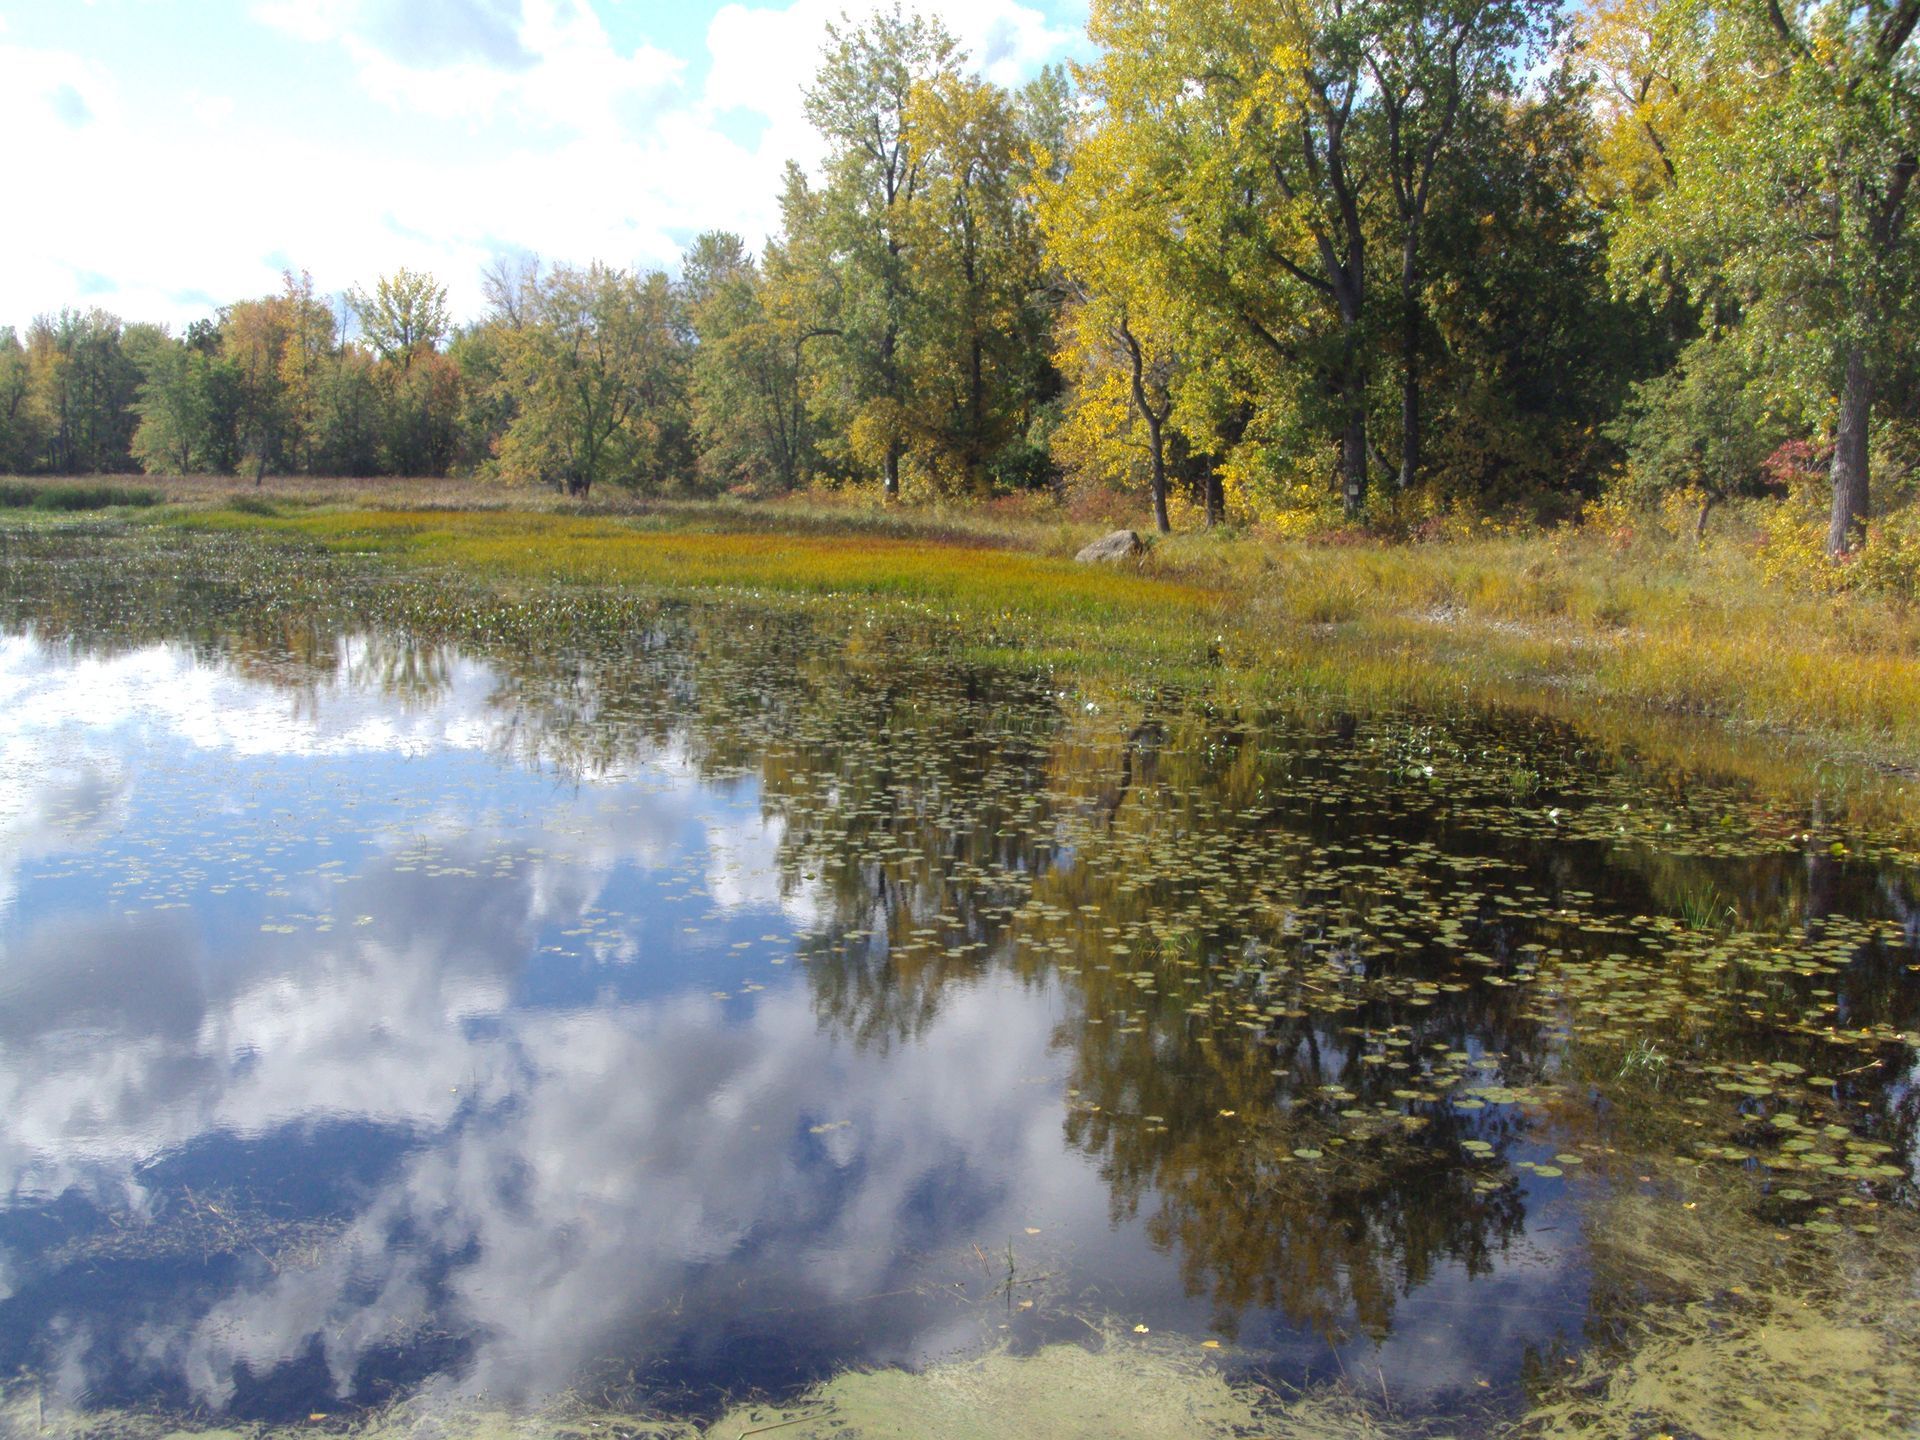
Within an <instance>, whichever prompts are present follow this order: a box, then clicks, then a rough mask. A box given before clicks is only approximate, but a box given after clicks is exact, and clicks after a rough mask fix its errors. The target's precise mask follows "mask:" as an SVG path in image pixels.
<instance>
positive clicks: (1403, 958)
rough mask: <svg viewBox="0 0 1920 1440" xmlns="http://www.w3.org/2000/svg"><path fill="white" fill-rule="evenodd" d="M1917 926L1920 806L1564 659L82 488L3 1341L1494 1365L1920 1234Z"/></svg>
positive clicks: (770, 1391) (13, 1157)
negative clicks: (152, 526)
mask: <svg viewBox="0 0 1920 1440" xmlns="http://www.w3.org/2000/svg"><path fill="white" fill-rule="evenodd" d="M489 607H491V608H489ZM1917 944H1920V880H1917V878H1916V870H1915V868H1914V864H1913V859H1912V857H1911V855H1908V854H1906V853H1903V852H1902V851H1901V850H1900V849H1899V848H1898V846H1896V845H1894V844H1892V843H1890V842H1888V841H1886V840H1884V839H1882V838H1877V837H1875V836H1874V835H1871V834H1863V833H1859V832H1857V831H1854V830H1850V829H1847V828H1845V827H1844V826H1842V825H1840V824H1837V823H1835V822H1834V821H1832V820H1830V819H1829V818H1828V817H1827V816H1826V815H1824V814H1823V813H1821V810H1820V807H1818V806H1815V805H1812V804H1810V803H1808V802H1804V801H1796V800H1794V799H1792V798H1791V797H1788V798H1767V797H1760V796H1756V795H1754V794H1752V793H1749V792H1748V791H1746V790H1744V789H1743V788H1742V787H1740V786H1738V785H1734V784H1731V783H1721V782H1717V781H1716V780H1715V779H1714V778H1713V777H1711V776H1703V775H1696V774H1686V773H1677V772H1673V771H1671V770H1663V769H1659V768H1657V767H1650V766H1646V765H1641V764H1637V763H1635V762H1634V761H1633V760H1632V759H1631V757H1623V756H1620V755H1618V754H1614V753H1611V752H1609V751H1608V750H1606V749H1605V748H1604V747H1602V746H1600V745H1598V744H1597V743H1595V742H1593V741H1592V740H1590V739H1587V738H1585V737H1583V736H1582V735H1580V734H1579V733H1577V732H1574V731H1571V730H1567V729H1563V728H1558V727H1554V726H1549V725H1547V724H1545V723H1543V722H1537V721H1536V722H1527V721H1520V720H1517V719H1512V718H1506V719H1501V718H1498V717H1485V716H1479V717H1452V718H1422V717H1409V716H1362V717H1352V716H1344V715H1338V714H1326V715H1315V714H1311V713H1304V712H1299V711H1273V712H1271V713H1263V712H1257V711H1249V710H1247V709H1245V708H1243V707H1238V706H1232V705H1228V704H1226V703H1225V702H1224V701H1217V700H1210V697H1208V696H1207V695H1204V694H1198V693H1181V692H1174V691H1157V692H1156V691H1155V690H1153V689H1152V688H1151V687H1150V686H1148V685H1146V684H1144V683H1142V684H1139V685H1135V686H1131V687H1107V688H1105V689H1101V690H1092V691H1089V690H1083V689H1081V688H1079V687H1077V686H1074V685H1072V684H1069V683H1067V682H1066V681H1064V680H1061V679H1059V678H1057V677H1054V676H1050V675H1047V674H1044V673H1032V674H1017V673H1016V674H1009V673H1007V672H1006V671H1004V670H987V669H981V668H977V667H973V666H970V665H969V664H968V663H967V662H966V660H965V659H964V654H963V652H962V651H961V649H960V647H959V645H958V644H957V642H956V641H955V640H954V638H953V637H951V636H947V635H944V634H943V633H942V632H940V631H939V630H938V629H936V628H933V627H930V626H926V625H918V624H910V623H908V622H906V621H902V620H899V619H897V618H894V619H887V618H883V617H880V616H877V615H863V614H861V613H858V612H842V611H815V612H810V613H804V614H797V613H792V612H780V611H776V610H773V609H770V608H764V607H756V606H753V605H750V604H744V603H743V604H740V605H731V606H729V605H705V606H700V607H693V608H689V607H685V606H675V605H666V604H647V603H644V602H640V601H621V600H615V599H611V598H608V597H596V596H593V595H582V594H566V593H559V592H556V593H555V594H553V595H541V596H536V597H531V598H529V599H528V600H527V601H526V603H524V604H522V605H518V606H511V605H510V606H498V605H492V602H482V601H480V600H476V599H474V598H473V597H466V596H461V595H448V594H445V593H443V592H441V591H440V590H438V589H436V588H435V587H434V586H432V585H431V584H428V583H425V582H420V581H410V582H405V583H398V582H391V581H388V582H382V581H381V580H379V579H378V578H377V577H376V576H374V575H373V574H372V573H371V572H365V571H362V570H360V569H357V568H355V567H354V565H353V564H352V563H351V562H344V561H343V562H325V563H323V562H321V561H318V560H301V561H298V562H294V561H283V560H280V559H276V558H273V557H263V555H262V554H260V553H257V552H253V551H249V550H247V549H246V548H245V547H244V546H241V545H238V544H235V543H231V542H216V541H193V542H189V541H186V540H182V539H173V540H166V541H158V540H151V539H126V540H120V541H107V540H103V539H99V538H98V537H95V538H93V539H81V540H76V539H73V538H69V537H67V536H64V535H60V534H49V533H39V534H34V533H19V534H14V535H12V536H10V537H7V539H6V541H5V543H4V545H0V1174H3V1175H4V1183H3V1185H0V1375H18V1376H20V1377H21V1378H20V1379H19V1380H18V1381H17V1382H15V1393H16V1394H18V1393H25V1391H24V1390H22V1389H21V1388H20V1387H31V1389H32V1393H33V1395H34V1403H35V1405H36V1406H37V1407H41V1412H40V1413H44V1407H47V1406H54V1407H56V1408H58V1409H59V1410H60V1411H61V1412H62V1413H68V1414H78V1415H80V1416H83V1417H84V1416H85V1415H87V1414H95V1413H97V1414H102V1415H104V1414H107V1413H110V1412H118V1411H122V1410H127V1409H134V1410H140V1411H143V1412H147V1411H156V1410H157V1411H160V1412H165V1413H170V1414H175V1415H178V1416H188V1417H199V1418H200V1419H201V1420H203V1421H207V1422H209V1423H213V1422H220V1421H223V1420H231V1419H242V1420H246V1419H252V1420H262V1421H289V1420H293V1421H304V1420H305V1419H306V1417H308V1416H309V1415H314V1414H327V1415H351V1414H352V1413H353V1412H355V1411H356V1410H359V1409H362V1408H365V1407H374V1406H379V1405H383V1404H386V1403H388V1402H390V1401H393V1400H395V1399H396V1398H401V1397H407V1396H417V1395H421V1394H434V1395H445V1396H449V1397H455V1398H457V1397H476V1396H484V1397H487V1400H488V1402H489V1403H493V1404H499V1405H502V1406H506V1407H509V1408H515V1407H539V1406H541V1405H544V1404H548V1403H550V1402H551V1401H552V1400H553V1398H554V1397H555V1396H558V1395H562V1394H566V1395H572V1396H576V1397H578V1396H586V1397H589V1398H591V1399H592V1401H593V1402H594V1403H595V1404H598V1405H604V1406H607V1407H610V1408H613V1409H616V1410H622V1409H630V1410H633V1411H635V1412H636V1413H638V1412H646V1413H663V1414H669V1415H690V1416H695V1417H701V1416H712V1415H715V1414H717V1413H719V1412H720V1411H721V1410H722V1409H723V1408H725V1406H726V1404H727V1403H728V1401H729V1399H730V1398H732V1397H738V1396H740V1395H742V1394H759V1395H766V1396H771V1397H774V1398H775V1399H778V1398H780V1397H786V1396H792V1395H795V1394H798V1393H800V1392H802V1391H803V1390H804V1389H805V1388H806V1387H807V1386H808V1385H810V1384H812V1383H815V1382H818V1381H822V1380H825V1379H827V1378H829V1377H831V1376H833V1375H835V1374H837V1373H839V1372H842V1371H845V1370H847V1369H850V1368H863V1367H874V1366H905V1367H910V1368H920V1367H925V1366H928V1365H931V1364H936V1363H938V1362H941V1361H943V1360H949V1359H953V1358H956V1357H968V1356H975V1355H979V1354H982V1353H986V1352H990V1351H995V1350H998V1349H1006V1350H1008V1351H1010V1352H1011V1353H1012V1354H1014V1355H1022V1354H1030V1353H1033V1352H1036V1351H1038V1350H1040V1349H1042V1348H1043V1347H1046V1346H1048V1345H1050V1344H1053V1343H1056V1342H1072V1343H1075V1344H1090V1345H1099V1346H1103V1347H1115V1346H1120V1347H1124V1346H1125V1345H1128V1344H1133V1343H1139V1344H1142V1345H1146V1344H1148V1343H1151V1344H1154V1345H1160V1346H1173V1347H1183V1346H1184V1347H1187V1348H1189V1349H1190V1350H1191V1351H1192V1352H1193V1353H1194V1354H1195V1355H1196V1356H1198V1357H1199V1358H1200V1359H1202V1360H1203V1361H1204V1362H1205V1363H1206V1364H1208V1365H1211V1366H1217V1367H1219V1368H1221V1369H1222V1370H1223V1371H1224V1372H1225V1373H1227V1374H1228V1375H1230V1376H1231V1377H1232V1378H1235V1379H1236V1380H1246V1381H1250V1382H1258V1383H1263V1384H1273V1385H1276V1386H1281V1387H1287V1388H1288V1389H1296V1388H1302V1387H1313V1386H1316V1385H1343V1386H1347V1387H1350V1388H1352V1389H1354V1390H1356V1391H1359V1392H1362V1393H1364V1394H1365V1395H1366V1397H1367V1399H1368V1402H1369V1403H1372V1402H1373V1401H1375V1400H1377V1401H1378V1402H1379V1404H1380V1407H1381V1411H1382V1415H1383V1418H1390V1417H1454V1418H1455V1419H1457V1420H1459V1421H1460V1423H1463V1424H1471V1423H1479V1422H1478V1421H1474V1420H1472V1418H1471V1417H1490V1418H1488V1420H1487V1423H1492V1421H1493V1420H1495V1419H1500V1418H1511V1417H1515V1416H1518V1415H1520V1414H1521V1413H1523V1412H1524V1411H1525V1410H1526V1409H1527V1408H1528V1406H1529V1405H1531V1404H1534V1403H1536V1402H1538V1401H1539V1399H1540V1398H1541V1396H1542V1395H1543V1394H1545V1393H1546V1392H1547V1390H1548V1389H1550V1388H1551V1387H1552V1386H1553V1385H1555V1384H1557V1383H1559V1378H1558V1377H1559V1371H1560V1370H1562V1369H1573V1368H1577V1367H1578V1366H1579V1365H1581V1364H1582V1363H1584V1362H1585V1361H1586V1360H1588V1359H1590V1358H1592V1357H1594V1356H1596V1355H1601V1356H1604V1355H1607V1354H1610V1353H1625V1352H1629V1351H1631V1349H1632V1347H1633V1346H1635V1345H1636V1344H1638V1343H1639V1342H1640V1341H1641V1340H1642V1339H1643V1338H1644V1336H1643V1334H1642V1332H1641V1330H1640V1329H1639V1328H1638V1327H1639V1326H1640V1325H1641V1321H1642V1317H1643V1316H1644V1315H1645V1314H1646V1313H1648V1310H1649V1307H1658V1306H1662V1305H1666V1306H1671V1307H1677V1309H1682V1310H1683V1309H1684V1308H1685V1307H1688V1306H1699V1305H1709V1306H1712V1305H1716V1304H1717V1305H1723V1306H1726V1307H1729V1308H1728V1315H1729V1316H1730V1317H1736V1318H1737V1315H1738V1313H1739V1305H1740V1301H1739V1300H1738V1299H1736V1298H1729V1297H1730V1296H1732V1297H1738V1296H1741V1295H1743V1294H1745V1293H1747V1292H1748V1291H1749V1290H1750V1289H1751V1288H1752V1287H1754V1286H1759V1285H1762V1284H1764V1283H1765V1281H1766V1277H1767V1275H1768V1274H1769V1273H1770V1272H1772V1271H1775V1270H1777V1269H1780V1268H1782V1267H1785V1268H1787V1269H1791V1268H1792V1267H1793V1266H1796V1265H1799V1266H1805V1267H1811V1268H1812V1269H1813V1270H1815V1271H1818V1270H1821V1269H1824V1268H1830V1267H1832V1266H1834V1265H1836V1264H1859V1265H1867V1264H1868V1262H1867V1261H1865V1260H1862V1259H1861V1257H1863V1256H1867V1257H1870V1256H1872V1255H1876V1254H1886V1253H1890V1252H1891V1251H1892V1250H1893V1247H1896V1246H1898V1245H1905V1244H1907V1243H1908V1240H1909V1237H1910V1234H1911V1230H1912V1225H1911V1215H1910V1211H1911V1207H1912V1203H1913V1199H1914V1182H1913V1175H1914V1170H1913V1166H1914V1159H1915V1157H1914V1139H1915V1133H1914V1132H1915V1122H1916V1117H1917V1116H1920V1095H1916V1092H1915V1090H1914V1088H1913V1085H1912V1079H1913V1064H1914V1049H1913V1045H1914V1040H1915V1036H1914V1034H1913V1033H1912V1032H1913V1030H1914V1027H1915V1026H1916V1024H1917V1023H1920V1007H1917V1005H1916V1001H1920V976H1917V975H1916V973H1915V970H1916V965H1917V964H1920V951H1917V950H1916V945H1917ZM1647 1215H1657V1216H1662V1217H1665V1219H1664V1220H1663V1221H1662V1223H1671V1224H1675V1225H1679V1226H1683V1227H1684V1226H1686V1225H1688V1224H1691V1223H1693V1217H1695V1216H1696V1215H1697V1216H1699V1217H1700V1219H1701V1221H1703V1222H1704V1221H1705V1220H1706V1218H1707V1217H1708V1216H1711V1217H1713V1219H1712V1222H1711V1228H1709V1229H1706V1230H1702V1231H1699V1232H1697V1233H1696V1232H1688V1231H1685V1230H1684V1229H1683V1230H1680V1231H1677V1232H1675V1233H1673V1234H1671V1235H1664V1236H1654V1237H1652V1238H1649V1235H1648V1233H1647V1227H1646V1224H1645V1217H1646V1216H1647ZM1716 1237H1726V1241H1727V1254H1726V1256H1725V1257H1724V1259H1722V1260H1718V1261H1716V1260H1715V1258H1714V1256H1713V1254H1712V1253H1711V1252H1712V1250H1713V1248H1714V1245H1715V1243H1716ZM1748 1237H1752V1238H1753V1239H1754V1240H1755V1241H1756V1242H1757V1243H1758V1247H1759V1248H1758V1251H1757V1253H1758V1256H1759V1257H1760V1258H1759V1259H1757V1260H1756V1259H1752V1258H1749V1257H1750V1256H1751V1254H1752V1253H1753V1252H1752V1251H1751V1249H1750V1248H1748V1247H1747V1238H1748ZM1736 1242H1738V1243H1736ZM1662 1245H1665V1246H1668V1247H1670V1248H1671V1249H1672V1251H1673V1254H1671V1255H1667V1254H1663V1252H1662V1251H1661V1249H1660V1247H1661V1246H1662ZM1768 1246H1773V1247H1776V1248H1775V1249H1774V1250H1773V1251H1769V1250H1768V1249H1767V1247H1768ZM1703 1249H1704V1252H1705V1253H1702V1252H1703ZM1902 1253H1904V1252H1902ZM1769 1254H1772V1255H1775V1256H1777V1259H1776V1260H1769V1259H1767V1256H1768V1255H1769ZM1676 1256H1679V1257H1681V1258H1679V1259H1676V1258H1675V1257H1676ZM1836 1257H1837V1258H1836ZM1683 1261H1691V1262H1692V1263H1695V1264H1696V1266H1698V1264H1699V1263H1700V1262H1702V1261H1704V1262H1705V1264H1706V1267H1707V1269H1709V1270H1713V1269H1714V1268H1715V1267H1716V1266H1718V1268H1719V1269H1720V1271H1721V1272H1722V1273H1719V1274H1718V1275H1717V1276H1709V1278H1708V1280H1706V1281H1700V1280H1698V1279H1696V1278H1694V1277H1692V1276H1690V1275H1689V1273H1688V1272H1687V1268H1686V1263H1683ZM1742 1265H1745V1266H1747V1267H1749V1268H1750V1269H1751V1270H1752V1272H1753V1273H1752V1274H1750V1275H1749V1274H1745V1273H1744V1272H1741V1271H1740V1267H1741V1266H1742ZM1868 1268H1871V1267H1870V1265H1869V1266H1868ZM1862 1273H1864V1272H1862ZM1897 1278H1898V1277H1897V1276H1896V1277H1895V1280H1896V1287H1895V1288H1896V1291H1897V1293H1898V1296H1899V1298H1900V1299H1901V1300H1902V1301H1903V1302H1904V1301H1906V1300H1909V1299H1911V1286H1910V1285H1909V1286H1907V1287H1906V1288H1905V1289H1900V1288H1899V1287H1898V1285H1897ZM1890 1293H1891V1292H1890ZM1860 1303H1861V1306H1862V1317H1861V1318H1862V1322H1863V1324H1866V1325H1868V1326H1869V1327H1871V1326H1872V1325H1877V1324H1878V1323H1879V1321H1878V1320H1877V1319H1875V1318H1874V1316H1871V1315H1867V1314H1866V1313H1865V1311H1866V1307H1867V1306H1868V1305H1869V1303H1870V1302H1869V1301H1867V1300H1866V1299H1864V1298H1863V1299H1862V1300H1861V1302H1860ZM1871 1304H1872V1305H1874V1306H1876V1307H1880V1308H1882V1309H1883V1308H1884V1307H1883V1306H1882V1302H1881V1301H1879V1300H1875V1301H1872V1302H1871ZM1842 1318H1843V1319H1844V1317H1842ZM1140 1327H1144V1328H1140ZM1911 1398H1912V1397H1910V1396H1904V1395H1901V1394H1891V1395H1890V1396H1889V1397H1887V1398H1886V1399H1885V1402H1884V1403H1885V1407H1886V1408H1885V1414H1886V1415H1887V1416H1888V1418H1889V1422H1890V1423H1892V1422H1894V1421H1899V1422H1900V1423H1906V1422H1908V1421H1910V1420H1911V1419H1912V1413H1911V1411H1909V1410H1907V1409H1905V1408H1903V1407H1904V1406H1906V1405H1907V1404H1908V1403H1909V1401H1910V1400H1911ZM1836 1433H1837V1432H1836Z"/></svg>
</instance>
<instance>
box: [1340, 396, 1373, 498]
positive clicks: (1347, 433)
mask: <svg viewBox="0 0 1920 1440" xmlns="http://www.w3.org/2000/svg"><path fill="white" fill-rule="evenodd" d="M1358 388H1359V387H1358V386H1356V385H1355V384H1354V383H1353V382H1352V381H1351V380H1349V381H1348V382H1347V386H1346V390H1347V393H1346V395H1345V397H1344V398H1345V400H1346V402H1347V423H1346V428H1345V429H1344V430H1342V432H1341V435H1340V489H1341V500H1342V503H1343V504H1344V505H1345V507H1346V512H1347V518H1348V519H1349V520H1354V519H1358V518H1359V516H1360V512H1361V511H1362V510H1364V509H1365V508H1366V504H1367V412H1366V409H1365V403H1366V402H1365V399H1364V397H1363V396H1361V395H1358V394H1355V393H1354V392H1355V391H1356V390H1358Z"/></svg>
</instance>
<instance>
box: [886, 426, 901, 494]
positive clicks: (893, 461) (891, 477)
mask: <svg viewBox="0 0 1920 1440" xmlns="http://www.w3.org/2000/svg"><path fill="white" fill-rule="evenodd" d="M886 487H887V499H889V500H898V499H899V498H900V442H899V441H898V440H889V441H888V442H887V470H886Z"/></svg>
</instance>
